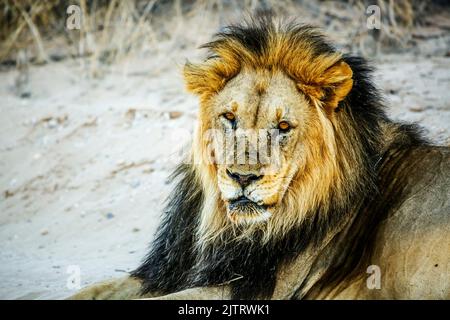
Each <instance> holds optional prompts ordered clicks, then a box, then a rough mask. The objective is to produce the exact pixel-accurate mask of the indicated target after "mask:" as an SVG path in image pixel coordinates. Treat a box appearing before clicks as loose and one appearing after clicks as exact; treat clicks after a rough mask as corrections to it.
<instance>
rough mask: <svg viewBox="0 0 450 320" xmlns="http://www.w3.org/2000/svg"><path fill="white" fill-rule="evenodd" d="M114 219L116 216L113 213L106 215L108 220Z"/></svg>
mask: <svg viewBox="0 0 450 320" xmlns="http://www.w3.org/2000/svg"><path fill="white" fill-rule="evenodd" d="M112 218H114V215H113V214H112V213H111V212H108V213H107V214H106V219H112Z"/></svg>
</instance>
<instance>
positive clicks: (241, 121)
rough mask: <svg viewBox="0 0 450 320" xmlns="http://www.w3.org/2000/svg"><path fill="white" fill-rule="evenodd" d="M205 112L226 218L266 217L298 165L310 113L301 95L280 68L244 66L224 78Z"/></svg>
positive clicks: (241, 220) (252, 220)
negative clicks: (261, 69)
mask: <svg viewBox="0 0 450 320" xmlns="http://www.w3.org/2000/svg"><path fill="white" fill-rule="evenodd" d="M207 113H208V117H209V118H210V119H211V123H210V128H212V129H214V130H215V131H214V132H215V134H214V135H213V137H214V138H213V139H214V143H213V146H214V147H213V150H214V154H215V156H216V160H217V159H219V158H220V159H219V160H218V161H217V164H216V165H215V170H216V175H217V187H218V189H219V191H220V197H221V199H222V200H223V202H224V204H225V207H226V209H227V214H228V217H229V218H230V219H231V220H232V221H233V222H235V223H238V224H242V223H255V222H261V221H265V220H267V219H268V218H269V217H270V216H271V215H272V214H273V213H274V212H276V211H277V209H278V207H279V206H280V204H281V202H282V200H283V197H284V195H285V193H286V190H287V188H288V187H289V185H290V183H291V180H292V179H293V177H294V176H295V175H296V174H297V172H298V170H299V167H301V165H302V164H301V159H302V148H303V147H304V146H303V144H302V140H303V139H302V137H303V136H304V135H305V133H306V132H305V128H306V124H307V123H308V122H309V120H310V118H311V117H312V114H311V113H312V110H311V107H310V105H309V103H308V101H307V99H306V98H305V97H304V96H303V95H302V94H301V93H300V92H299V91H298V89H297V88H296V86H295V83H294V81H292V80H291V79H289V78H288V77H287V76H286V75H284V74H283V73H282V72H276V73H273V74H268V73H262V72H256V71H248V72H241V73H240V74H239V75H237V76H236V77H235V78H233V79H232V80H230V81H229V82H228V83H227V85H226V86H225V87H224V88H223V90H222V91H221V92H220V93H219V94H217V95H216V96H215V97H214V98H213V99H212V100H211V102H210V104H209V108H208V110H207ZM294 159H295V161H294Z"/></svg>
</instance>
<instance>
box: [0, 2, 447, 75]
mask: <svg viewBox="0 0 450 320" xmlns="http://www.w3.org/2000/svg"><path fill="white" fill-rule="evenodd" d="M373 2H375V3H376V4H377V5H378V6H379V7H380V8H381V13H382V22H383V23H382V25H381V28H382V29H381V30H380V31H371V30H369V29H367V28H366V27H365V24H366V18H367V16H365V15H362V14H361V12H365V11H366V8H367V6H368V5H369V4H373ZM72 4H77V5H78V6H79V7H80V8H81V12H82V24H81V29H80V30H68V29H67V28H66V23H65V22H66V19H67V17H68V13H67V8H68V7H69V6H70V5H72ZM444 4H445V1H419V0H399V1H392V0H378V1H372V2H369V1H363V0H355V1H317V2H311V1H292V0H282V1H271V0H261V1H257V0H245V1H233V0H211V1H207V0H184V1H183V0H146V1H144V0H134V1H133V0H124V1H118V0H111V1H106V0H78V1H67V0H61V1H58V0H47V1H33V0H4V1H2V2H1V3H0V20H1V21H3V23H2V24H1V26H0V42H1V47H0V61H1V62H2V65H15V64H17V63H18V61H17V60H19V63H23V61H20V60H24V59H25V60H27V61H30V62H32V63H44V62H49V61H52V60H60V59H62V58H65V57H84V58H86V63H87V64H88V65H89V71H90V72H92V73H94V74H97V73H99V72H101V71H102V66H104V65H111V63H113V62H116V61H118V60H122V59H124V58H128V57H130V56H132V55H136V54H140V55H142V54H144V55H145V54H147V55H148V56H156V55H158V54H159V53H164V54H166V53H169V54H170V53H172V52H173V51H174V50H176V51H180V50H182V49H183V48H185V47H186V46H189V47H190V48H192V47H193V46H196V45H198V44H200V43H202V42H203V41H205V40H206V39H207V38H208V37H209V36H210V35H211V33H213V32H214V31H216V30H218V29H219V28H220V27H221V26H223V25H224V24H226V23H229V22H233V21H239V19H241V18H242V16H243V15H242V13H243V12H244V13H245V14H255V13H258V12H262V11H266V10H271V11H273V12H274V13H275V14H276V15H278V16H287V17H296V18H299V19H300V20H301V21H305V22H312V23H314V24H318V25H320V26H321V27H324V28H325V29H326V31H327V32H328V33H329V34H331V35H334V38H335V40H336V41H337V42H338V44H339V45H341V46H345V47H347V49H349V50H351V51H354V52H355V51H356V52H359V53H361V54H363V55H370V54H373V52H379V51H380V50H385V51H386V50H390V49H392V48H396V49H398V48H405V47H408V45H411V43H412V40H413V38H414V37H413V36H414V30H415V28H416V27H417V26H425V27H427V26H430V24H432V22H431V20H430V19H426V18H424V17H426V16H428V15H429V14H428V13H430V12H431V13H433V12H438V11H439V10H440V7H441V6H443V5H444ZM441 20H442V19H441ZM435 21H436V20H435V19H434V20H433V23H435ZM440 27H442V24H441V25H440ZM443 27H444V28H443V29H442V30H447V31H448V29H447V28H449V27H450V26H449V25H448V21H446V22H445V23H444V26H443ZM442 30H441V31H442ZM428 31H429V30H428ZM431 31H433V30H431ZM434 32H435V33H436V30H434Z"/></svg>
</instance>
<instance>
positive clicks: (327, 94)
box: [184, 20, 377, 247]
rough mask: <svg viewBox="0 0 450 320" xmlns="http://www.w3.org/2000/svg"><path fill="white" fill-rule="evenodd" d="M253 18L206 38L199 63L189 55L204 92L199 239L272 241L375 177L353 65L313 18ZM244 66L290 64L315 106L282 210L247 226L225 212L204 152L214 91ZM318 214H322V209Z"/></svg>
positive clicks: (195, 85)
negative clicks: (352, 101)
mask: <svg viewBox="0 0 450 320" xmlns="http://www.w3.org/2000/svg"><path fill="white" fill-rule="evenodd" d="M252 23H253V25H246V26H242V25H241V26H231V27H229V28H228V29H227V30H226V31H224V32H222V33H220V34H218V35H217V37H216V39H215V40H214V41H213V42H210V43H208V44H206V45H204V46H203V47H204V48H207V49H208V50H209V57H208V58H207V59H206V60H205V61H204V62H202V63H199V64H192V63H187V64H186V66H185V69H184V77H185V81H186V85H187V89H188V90H189V91H191V92H193V93H195V94H197V95H198V96H199V97H200V117H199V119H200V121H199V125H198V127H197V131H196V137H195V139H194V143H193V148H192V161H193V162H194V166H193V170H194V171H195V176H196V177H197V179H198V183H199V185H201V186H202V188H203V193H204V202H203V206H202V213H201V215H200V217H199V220H200V221H199V228H198V231H197V236H198V244H199V245H200V247H203V246H205V245H207V244H208V243H209V242H210V241H214V240H220V239H221V238H223V235H224V233H226V232H231V233H232V234H233V239H234V241H239V240H240V239H242V238H252V235H254V233H255V232H259V231H261V232H262V233H263V234H264V236H263V237H262V241H263V242H267V241H270V240H271V239H273V238H279V237H282V236H283V235H285V234H286V233H287V232H288V231H289V230H291V229H293V228H295V227H298V226H299V225H301V224H302V223H304V221H305V220H314V219H321V220H323V221H328V220H329V219H332V218H331V217H327V216H328V215H331V214H335V213H333V212H331V211H333V210H334V211H340V210H342V208H345V207H347V206H348V202H349V201H351V199H352V196H351V195H352V194H353V193H354V192H356V191H359V190H363V189H367V186H369V187H370V186H371V185H372V181H371V177H370V175H368V174H367V165H366V164H365V161H366V160H365V157H366V152H365V151H364V147H363V145H362V143H363V142H362V141H361V137H360V132H359V131H360V129H359V128H358V126H359V124H357V123H355V119H354V117H353V114H352V110H351V108H348V106H347V107H346V105H348V101H347V100H346V99H345V98H346V97H347V95H348V93H349V92H350V90H351V88H352V86H353V78H352V76H353V71H352V69H351V67H350V66H349V64H348V63H347V62H346V61H345V59H344V57H343V55H342V54H341V53H339V52H336V51H335V50H334V48H332V47H331V46H329V45H328V44H327V43H326V42H325V41H324V40H323V37H322V35H321V34H320V33H318V32H317V31H316V30H315V29H314V28H312V27H310V26H305V25H294V24H290V25H284V26H283V25H276V24H275V23H273V22H271V21H266V20H263V21H260V22H258V23H257V24H256V26H255V25H254V22H252ZM241 72H260V73H265V74H269V75H270V74H274V73H275V72H283V73H284V74H286V75H287V76H288V77H289V78H291V79H292V80H293V81H294V82H295V84H296V86H297V88H298V90H299V91H300V92H302V93H303V94H304V95H305V96H306V97H307V99H308V101H310V104H311V108H312V110H314V117H313V120H312V121H311V123H309V124H308V139H307V141H305V145H306V148H305V150H306V153H305V157H306V158H307V161H306V165H305V166H304V167H303V168H301V170H299V171H298V173H297V175H296V176H295V177H294V178H293V179H292V183H291V185H290V186H289V188H288V191H287V193H286V195H285V196H284V197H283V202H282V205H281V206H280V208H279V210H278V211H279V212H278V214H275V215H273V216H272V217H271V218H270V220H269V221H267V222H266V223H263V224H259V225H251V226H246V227H238V226H235V225H233V224H232V223H231V222H230V221H229V220H228V219H227V218H226V215H225V214H224V212H225V208H224V204H223V203H222V201H221V200H220V197H219V191H218V189H217V177H216V168H215V165H214V164H210V163H208V161H207V160H206V159H205V157H207V156H208V155H206V154H205V151H206V150H209V149H210V148H209V147H208V144H209V143H210V141H208V139H207V138H206V137H205V132H206V131H207V130H208V129H211V119H210V118H211V114H210V113H209V112H208V109H209V108H208V105H209V102H210V98H211V97H213V95H215V94H217V93H218V92H220V91H221V90H222V89H223V88H224V86H225V85H226V84H227V82H228V81H230V80H231V79H232V78H234V77H236V76H237V75H238V74H239V73H241ZM338 107H340V108H338ZM338 109H345V110H338ZM337 111H341V112H337ZM376 126H377V125H376V124H375V128H374V129H375V130H376ZM292 161H295V159H292ZM363 184H365V185H366V186H364V187H363V186H362V185H363ZM317 214H320V215H321V216H320V217H315V216H314V215H317ZM324 223H325V222H324ZM325 224H326V223H325ZM222 240H223V239H222Z"/></svg>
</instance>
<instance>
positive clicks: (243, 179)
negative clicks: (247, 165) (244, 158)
mask: <svg viewBox="0 0 450 320" xmlns="http://www.w3.org/2000/svg"><path fill="white" fill-rule="evenodd" d="M227 174H228V176H229V177H230V178H231V179H233V180H234V181H236V182H237V183H239V184H240V185H241V186H242V188H245V187H246V186H248V185H249V184H250V183H252V182H253V181H257V180H259V179H261V178H262V175H259V176H258V175H256V174H240V173H236V172H231V171H230V170H228V169H227Z"/></svg>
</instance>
